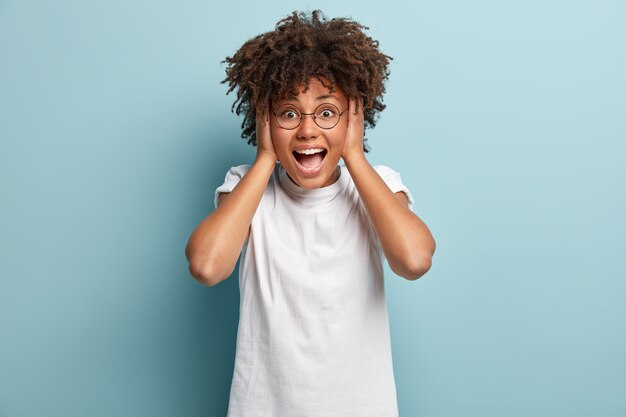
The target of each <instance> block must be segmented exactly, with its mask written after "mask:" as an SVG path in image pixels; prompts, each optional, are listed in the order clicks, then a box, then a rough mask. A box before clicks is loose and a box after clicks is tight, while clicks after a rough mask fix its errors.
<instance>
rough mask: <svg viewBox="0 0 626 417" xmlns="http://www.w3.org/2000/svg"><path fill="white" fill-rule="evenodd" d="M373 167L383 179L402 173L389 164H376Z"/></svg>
mask: <svg viewBox="0 0 626 417" xmlns="http://www.w3.org/2000/svg"><path fill="white" fill-rule="evenodd" d="M373 168H374V170H375V171H376V172H377V173H378V175H380V176H381V177H382V178H383V179H384V178H385V177H390V176H395V175H400V173H399V172H397V171H396V170H394V169H393V168H390V167H388V166H387V165H374V166H373Z"/></svg>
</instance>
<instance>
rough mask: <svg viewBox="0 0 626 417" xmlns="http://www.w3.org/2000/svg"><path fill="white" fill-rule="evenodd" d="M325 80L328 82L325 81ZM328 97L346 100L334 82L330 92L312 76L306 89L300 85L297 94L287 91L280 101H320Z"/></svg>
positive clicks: (341, 90)
mask: <svg viewBox="0 0 626 417" xmlns="http://www.w3.org/2000/svg"><path fill="white" fill-rule="evenodd" d="M325 82H326V83H327V84H330V83H328V82H327V81H325ZM328 99H336V100H339V101H345V100H347V98H346V95H345V93H344V91H343V89H342V88H341V87H340V86H339V85H337V84H335V86H334V90H333V91H332V92H331V91H330V89H328V88H327V87H325V86H324V85H323V84H322V83H321V82H320V80H318V79H317V78H313V79H311V80H310V81H309V86H308V88H307V89H306V91H305V87H304V85H302V86H301V87H300V88H299V89H298V94H297V95H293V94H291V93H289V92H287V93H285V94H284V95H283V97H282V98H281V101H320V100H328Z"/></svg>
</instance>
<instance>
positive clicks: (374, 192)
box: [344, 155, 435, 279]
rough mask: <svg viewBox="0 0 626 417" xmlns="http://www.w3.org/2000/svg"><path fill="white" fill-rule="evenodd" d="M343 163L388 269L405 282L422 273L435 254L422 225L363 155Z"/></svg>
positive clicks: (427, 233) (345, 158)
mask: <svg viewBox="0 0 626 417" xmlns="http://www.w3.org/2000/svg"><path fill="white" fill-rule="evenodd" d="M344 161H345V163H346V167H347V168H348V170H349V171H350V175H351V176H352V179H353V181H354V184H355V186H356V188H357V191H358V192H359V196H360V197H361V200H362V201H363V205H364V206H365V209H366V211H367V214H368V216H369V217H370V219H371V221H372V224H373V226H374V229H375V230H376V234H377V235H378V238H379V240H380V243H381V245H382V249H383V252H384V254H385V257H386V258H387V261H388V262H389V266H390V267H391V269H392V270H393V271H394V272H395V273H396V274H398V275H400V276H402V277H405V278H408V279H417V278H419V277H420V276H422V275H423V274H425V273H426V272H427V271H428V269H429V268H430V265H431V258H432V256H433V254H434V252H435V241H434V239H433V237H432V235H431V233H430V230H429V229H428V227H427V226H426V224H424V222H422V220H421V219H420V218H419V217H418V216H417V215H416V214H415V213H413V212H412V211H411V210H410V209H409V208H408V207H406V206H405V205H403V204H402V203H401V202H400V201H399V200H398V198H396V196H394V193H393V192H392V191H391V190H390V189H389V187H388V186H387V184H386V183H385V182H384V181H383V179H382V178H381V177H380V176H379V175H378V173H377V172H376V170H375V169H374V168H373V167H372V166H371V165H370V164H369V162H368V161H367V159H366V158H365V156H361V155H355V156H354V157H344Z"/></svg>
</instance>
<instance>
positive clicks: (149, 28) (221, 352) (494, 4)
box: [0, 0, 626, 417]
mask: <svg viewBox="0 0 626 417" xmlns="http://www.w3.org/2000/svg"><path fill="white" fill-rule="evenodd" d="M247 3H248V4H247V8H246V7H242V4H241V3H240V2H234V1H232V2H220V3H210V2H208V1H204V2H201V1H191V0H190V1H182V2H175V1H168V2H166V1H156V2H153V1H147V0H131V1H127V0H125V1H121V0H107V1H100V2H86V1H78V0H75V1H72V0H58V1H55V2H52V1H49V2H45V1H17V0H3V1H0V60H1V64H0V121H1V123H0V198H1V201H2V202H1V204H0V257H1V262H0V275H1V281H0V285H1V287H0V415H1V416H7V417H13V416H19V417H22V416H24V417H25V416H29V417H30V416H33V417H34V416H63V417H73V416H76V417H78V416H81V417H82V416H90V417H100V416H146V417H148V416H149V417H156V416H224V415H225V412H226V406H227V401H228V392H229V389H230V379H231V376H232V366H233V361H234V349H235V336H236V329H237V319H238V307H239V304H238V303H239V299H238V296H239V293H238V287H237V280H236V278H234V279H233V278H231V279H229V280H227V281H225V282H223V283H221V284H220V285H218V286H216V287H212V288H209V287H205V286H202V285H201V284H199V283H197V282H196V281H194V280H193V278H191V277H190V276H189V275H188V272H187V263H186V260H185V257H184V248H185V244H186V242H187V239H188V237H189V235H190V234H191V232H192V231H193V229H194V228H195V226H196V225H197V224H198V223H199V222H200V221H201V220H202V219H203V218H204V217H205V216H206V215H208V214H209V213H210V212H211V210H212V209H213V205H212V199H213V191H214V189H215V187H217V186H218V185H219V184H220V183H221V182H222V180H223V178H224V174H225V172H226V170H227V169H228V167H230V166H231V165H238V164H242V163H250V162H251V161H252V159H253V157H254V149H253V148H251V147H249V146H248V145H246V144H245V141H243V140H242V139H240V138H239V133H240V130H239V125H240V119H238V118H237V117H236V116H234V115H233V114H231V113H230V106H231V103H232V101H233V96H226V95H225V92H226V87H225V86H224V85H220V83H219V81H220V80H222V78H223V76H224V67H223V66H222V65H221V64H220V61H221V60H222V59H224V57H226V56H227V55H231V54H232V53H233V52H234V51H235V50H236V48H237V47H239V46H240V45H241V44H242V43H243V42H244V41H245V40H247V39H249V38H250V37H252V36H255V35H256V34H258V33H260V32H264V31H267V30H271V29H272V28H273V25H274V23H275V22H276V21H278V20H279V19H280V18H282V17H284V16H285V15H286V14H288V13H289V12H291V11H292V10H293V9H294V8H300V9H308V10H310V9H311V8H321V9H322V10H324V11H325V12H326V14H327V15H328V16H331V17H335V16H349V17H353V18H354V19H356V20H358V21H360V22H362V23H363V24H365V25H367V26H369V27H370V28H371V29H370V31H369V34H370V35H371V36H372V37H374V38H375V39H378V40H379V41H380V45H381V49H382V50H383V51H384V52H386V53H387V54H389V55H391V56H392V57H393V58H394V60H393V61H392V64H391V79H390V81H389V83H388V85H387V86H388V94H387V96H386V100H385V102H386V103H387V105H388V108H387V110H385V112H383V114H382V116H381V118H380V121H379V126H378V127H377V128H376V129H375V130H373V131H371V132H369V133H368V137H369V143H370V145H371V146H372V152H371V153H370V154H369V159H370V161H371V162H372V163H383V164H386V165H389V166H391V167H393V168H394V169H396V170H398V171H399V172H400V173H401V174H402V176H403V179H404V181H405V183H406V184H407V185H408V186H409V187H410V189H411V191H412V193H413V195H414V197H415V199H416V204H415V211H416V213H417V214H418V215H419V216H420V217H421V218H422V219H423V220H424V221H425V222H426V224H428V226H429V227H430V229H431V231H432V233H433V235H434V236H435V238H436V240H437V252H436V254H435V257H434V264H433V267H432V269H431V271H430V272H429V273H428V274H427V275H426V276H424V277H423V278H421V279H420V280H418V281H416V282H409V281H406V280H404V279H402V278H399V277H397V276H395V275H393V274H392V273H391V272H390V271H389V269H387V272H388V275H387V278H386V285H387V291H388V304H389V313H390V320H391V332H392V344H393V353H394V365H395V371H396V383H397V388H398V399H399V406H400V414H401V416H403V417H411V416H421V417H448V416H450V417H473V416H476V417H502V416H507V417H516V416H520V417H521V416H524V417H526V416H533V417H537V416H546V417H555V416H559V417H560V416H563V417H565V416H567V417H573V416H581V417H582V416H590V415H597V416H603V417H612V416H624V415H626V400H624V396H623V394H624V390H625V388H626V361H624V352H625V351H626V334H625V332H624V323H625V319H626V306H625V305H624V302H623V299H624V294H625V293H626V280H625V278H626V260H625V257H624V253H625V249H626V248H625V246H626V244H625V240H624V235H625V234H626V221H625V215H624V213H626V195H625V194H626V193H625V192H624V179H625V178H626V124H625V123H624V121H625V116H626V77H625V76H624V74H626V48H625V47H624V45H626V26H625V25H624V21H626V5H625V3H624V2H620V1H551V2H545V1H538V0H530V1H524V2H522V1H518V2H499V1H476V2H463V1H458V0H457V1H446V2H410V1H404V2H393V1H392V2H383V3H380V2H371V3H364V2H363V1H361V0H344V1H341V2H331V1H316V2H295V3H294V2H293V1H291V2H287V1H279V0H266V1H263V2H253V1H248V2H247Z"/></svg>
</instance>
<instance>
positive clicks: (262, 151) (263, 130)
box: [256, 109, 278, 162]
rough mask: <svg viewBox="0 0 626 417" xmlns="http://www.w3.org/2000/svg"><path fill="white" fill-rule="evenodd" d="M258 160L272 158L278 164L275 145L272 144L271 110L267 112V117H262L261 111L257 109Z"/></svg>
mask: <svg viewBox="0 0 626 417" xmlns="http://www.w3.org/2000/svg"><path fill="white" fill-rule="evenodd" d="M256 146H257V151H256V159H257V160H258V159H259V158H271V159H272V161H274V162H276V161H277V160H278V157H277V156H276V150H275V149H274V143H273V142H272V134H271V132H270V112H269V109H268V110H267V111H266V112H265V115H261V111H260V110H259V109H257V112H256Z"/></svg>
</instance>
